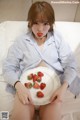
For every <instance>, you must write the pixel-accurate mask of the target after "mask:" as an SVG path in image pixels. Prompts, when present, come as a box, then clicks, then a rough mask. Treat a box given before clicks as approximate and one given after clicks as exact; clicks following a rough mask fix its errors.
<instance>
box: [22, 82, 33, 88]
mask: <svg viewBox="0 0 80 120" xmlns="http://www.w3.org/2000/svg"><path fill="white" fill-rule="evenodd" d="M24 85H25V87H27V88H29V89H30V88H32V86H33V85H32V83H31V82H28V83H24Z"/></svg>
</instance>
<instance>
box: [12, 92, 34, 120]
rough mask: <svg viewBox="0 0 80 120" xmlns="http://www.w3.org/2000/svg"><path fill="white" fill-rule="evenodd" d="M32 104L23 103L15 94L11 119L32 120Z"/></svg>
mask: <svg viewBox="0 0 80 120" xmlns="http://www.w3.org/2000/svg"><path fill="white" fill-rule="evenodd" d="M34 112H35V110H34V106H33V105H31V104H23V103H21V101H20V100H19V98H18V96H17V94H16V95H15V100H14V105H13V111H12V116H11V120H18V119H19V120H32V119H33V117H34Z"/></svg>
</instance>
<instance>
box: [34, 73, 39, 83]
mask: <svg viewBox="0 0 80 120" xmlns="http://www.w3.org/2000/svg"><path fill="white" fill-rule="evenodd" d="M37 79H38V76H37V75H36V74H34V75H33V82H35V81H37Z"/></svg>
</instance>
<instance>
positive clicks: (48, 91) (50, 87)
mask: <svg viewBox="0 0 80 120" xmlns="http://www.w3.org/2000/svg"><path fill="white" fill-rule="evenodd" d="M39 71H41V72H42V73H43V74H44V76H43V77H42V80H41V82H43V83H46V87H45V89H43V90H41V89H35V88H33V87H32V88H31V89H29V90H30V93H31V97H32V100H33V103H34V105H45V104H48V103H50V98H51V96H52V94H53V92H54V91H55V90H56V89H57V88H58V87H60V79H59V77H58V75H57V74H56V73H55V72H54V71H53V70H51V69H49V68H47V67H37V68H34V69H30V70H28V71H25V72H24V73H23V74H22V75H21V78H20V81H21V83H22V84H24V83H27V82H33V81H32V80H31V81H30V80H28V78H27V76H28V75H30V74H31V73H33V74H37V72H39ZM41 82H40V83H41ZM40 83H39V84H40ZM39 90H40V91H42V92H43V93H44V97H42V98H38V97H37V96H36V93H37V91H39Z"/></svg>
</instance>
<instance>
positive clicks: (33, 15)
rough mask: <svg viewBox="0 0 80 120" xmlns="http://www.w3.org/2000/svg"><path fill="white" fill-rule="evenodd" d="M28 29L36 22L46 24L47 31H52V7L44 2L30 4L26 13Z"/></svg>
mask: <svg viewBox="0 0 80 120" xmlns="http://www.w3.org/2000/svg"><path fill="white" fill-rule="evenodd" d="M27 20H28V27H29V28H31V27H32V25H33V24H34V23H36V22H48V23H49V25H50V26H51V27H50V30H49V31H53V24H54V22H55V14H54V10H53V8H52V6H51V5H50V4H49V3H47V2H45V1H41V2H40V1H38V2H35V3H33V4H32V6H31V7H30V9H29V12H28V18H27Z"/></svg>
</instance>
